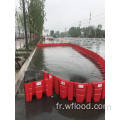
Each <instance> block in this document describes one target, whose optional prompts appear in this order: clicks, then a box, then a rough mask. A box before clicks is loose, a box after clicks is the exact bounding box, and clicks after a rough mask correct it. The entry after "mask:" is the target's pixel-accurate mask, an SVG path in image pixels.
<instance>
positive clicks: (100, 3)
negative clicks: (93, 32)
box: [44, 0, 105, 32]
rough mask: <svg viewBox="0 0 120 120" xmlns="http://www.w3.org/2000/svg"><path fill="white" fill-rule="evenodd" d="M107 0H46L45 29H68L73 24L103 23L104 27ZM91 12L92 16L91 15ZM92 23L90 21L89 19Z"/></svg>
mask: <svg viewBox="0 0 120 120" xmlns="http://www.w3.org/2000/svg"><path fill="white" fill-rule="evenodd" d="M104 7H105V0H46V2H45V11H46V19H47V20H46V21H45V24H44V27H45V29H48V30H55V31H57V30H59V31H61V32H62V31H66V30H68V29H69V28H70V27H72V26H81V27H83V26H88V25H89V24H90V25H95V26H97V25H98V24H102V25H103V27H104V19H105V16H104V12H105V8H104ZM90 13H91V17H90ZM90 18H91V20H90V23H89V19H90Z"/></svg>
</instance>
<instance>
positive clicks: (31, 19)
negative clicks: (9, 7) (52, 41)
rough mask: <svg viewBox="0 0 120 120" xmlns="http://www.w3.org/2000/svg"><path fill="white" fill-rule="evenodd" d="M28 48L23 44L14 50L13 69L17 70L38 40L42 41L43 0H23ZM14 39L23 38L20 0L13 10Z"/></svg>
mask: <svg viewBox="0 0 120 120" xmlns="http://www.w3.org/2000/svg"><path fill="white" fill-rule="evenodd" d="M24 2H25V15H26V28H27V38H28V48H29V49H26V48H25V45H24V46H23V47H22V48H19V49H16V50H15V70H16V71H19V70H20V68H21V66H22V65H23V64H24V62H25V61H26V59H27V58H28V57H29V55H30V53H31V52H32V51H33V50H34V48H35V47H36V44H37V43H38V42H39V41H42V37H41V36H42V32H43V25H44V21H45V10H44V8H45V0H24ZM15 22H16V23H15V25H16V29H15V40H23V39H25V36H24V16H23V4H22V0H19V7H18V8H16V11H15Z"/></svg>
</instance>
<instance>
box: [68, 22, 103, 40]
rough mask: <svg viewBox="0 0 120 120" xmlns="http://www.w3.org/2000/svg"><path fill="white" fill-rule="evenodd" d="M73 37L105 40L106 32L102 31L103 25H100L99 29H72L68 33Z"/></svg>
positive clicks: (90, 27) (91, 27) (92, 27)
mask: <svg viewBox="0 0 120 120" xmlns="http://www.w3.org/2000/svg"><path fill="white" fill-rule="evenodd" d="M68 33H69V35H70V36H71V37H89V38H104V37H105V30H102V25H100V24H99V25H98V27H97V28H95V27H94V26H89V27H83V28H79V27H71V28H70V29H69V31H68Z"/></svg>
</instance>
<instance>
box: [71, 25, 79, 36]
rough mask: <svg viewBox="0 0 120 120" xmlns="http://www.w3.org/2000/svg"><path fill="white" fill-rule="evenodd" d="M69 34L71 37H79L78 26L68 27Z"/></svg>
mask: <svg viewBox="0 0 120 120" xmlns="http://www.w3.org/2000/svg"><path fill="white" fill-rule="evenodd" d="M69 34H70V36H72V37H79V36H80V35H81V30H80V27H71V28H70V29H69Z"/></svg>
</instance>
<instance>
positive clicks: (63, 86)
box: [59, 79, 68, 99]
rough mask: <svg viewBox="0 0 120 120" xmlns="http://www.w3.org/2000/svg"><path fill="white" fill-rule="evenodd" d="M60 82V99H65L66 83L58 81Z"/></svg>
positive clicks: (66, 92) (66, 93) (66, 94)
mask: <svg viewBox="0 0 120 120" xmlns="http://www.w3.org/2000/svg"><path fill="white" fill-rule="evenodd" d="M59 82H60V98H62V99H65V98H67V96H68V91H67V90H68V81H66V80H62V79H59Z"/></svg>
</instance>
